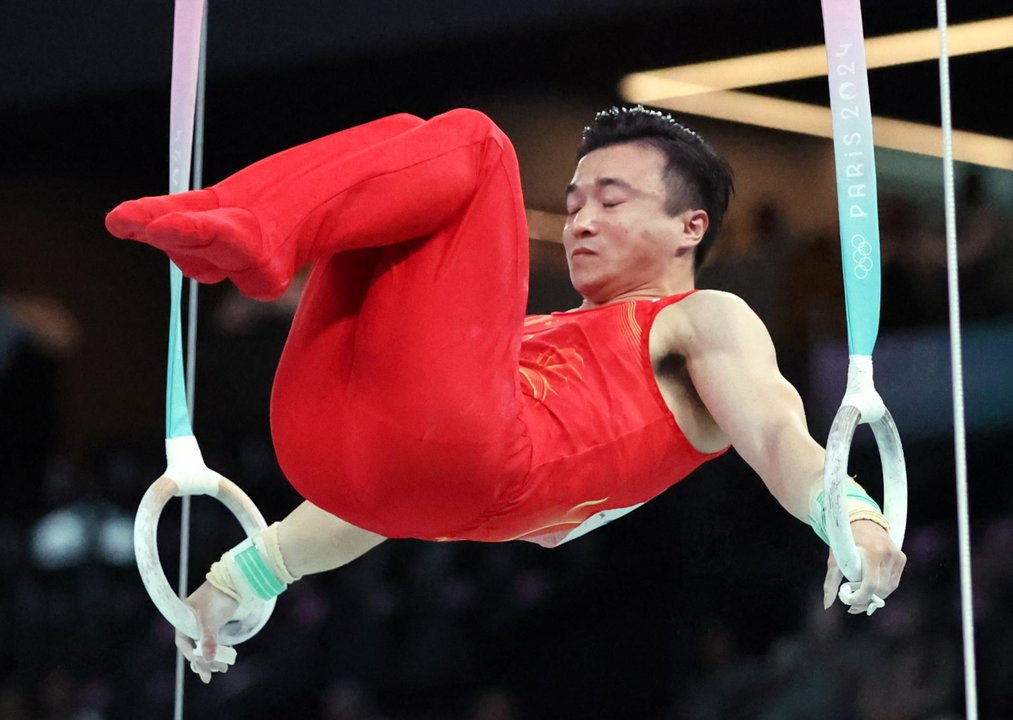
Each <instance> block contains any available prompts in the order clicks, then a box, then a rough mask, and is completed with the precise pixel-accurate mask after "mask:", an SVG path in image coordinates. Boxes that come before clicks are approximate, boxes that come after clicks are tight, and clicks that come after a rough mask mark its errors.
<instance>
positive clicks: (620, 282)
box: [563, 142, 707, 305]
mask: <svg viewBox="0 0 1013 720" xmlns="http://www.w3.org/2000/svg"><path fill="white" fill-rule="evenodd" d="M664 172H665V156H664V154H663V153H662V152H661V150H659V149H657V148H655V147H654V146H652V145H649V144H646V143H638V142H632V143H623V144H619V145H611V146H608V147H604V148H599V149H598V150H594V151H592V152H590V153H588V154H587V155H585V156H584V157H583V158H581V159H580V162H579V163H577V169H576V170H575V171H574V174H573V180H572V181H571V182H570V185H569V186H568V187H567V193H566V212H567V216H566V224H565V225H564V227H563V246H564V247H565V249H566V260H567V264H568V266H569V268H570V280H571V281H572V282H573V286H574V287H575V288H576V289H577V292H579V293H580V294H581V295H582V296H583V297H584V298H585V300H586V301H588V302H589V303H591V304H594V305H601V304H604V303H607V302H612V301H614V300H618V299H622V298H624V297H630V296H644V295H646V296H662V295H668V294H673V293H675V292H679V291H681V290H683V289H690V288H691V287H692V285H690V287H688V288H684V287H681V286H680V283H682V284H684V283H685V278H686V268H689V271H690V272H689V279H690V282H691V281H692V264H693V258H692V252H693V248H695V247H696V244H697V243H698V242H699V239H700V237H702V236H703V232H704V231H705V230H706V228H707V214H706V213H705V212H704V211H702V210H687V211H684V212H681V213H678V214H676V215H671V214H669V212H668V209H667V206H668V194H667V188H666V184H665V179H664Z"/></svg>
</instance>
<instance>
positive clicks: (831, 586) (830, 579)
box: [823, 553, 844, 610]
mask: <svg viewBox="0 0 1013 720" xmlns="http://www.w3.org/2000/svg"><path fill="white" fill-rule="evenodd" d="M842 580H844V573H842V572H841V569H840V568H839V567H837V560H835V559H834V554H833V553H829V557H828V558H827V576H826V579H825V580H824V581H823V609H824V610H829V609H830V606H831V605H833V604H834V600H836V599H837V588H839V587H840V586H841V581H842Z"/></svg>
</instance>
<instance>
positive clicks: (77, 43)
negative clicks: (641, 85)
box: [0, 0, 1013, 136]
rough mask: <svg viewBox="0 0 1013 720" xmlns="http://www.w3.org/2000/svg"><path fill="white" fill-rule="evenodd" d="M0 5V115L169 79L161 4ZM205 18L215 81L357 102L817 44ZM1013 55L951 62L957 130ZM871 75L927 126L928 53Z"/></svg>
mask: <svg viewBox="0 0 1013 720" xmlns="http://www.w3.org/2000/svg"><path fill="white" fill-rule="evenodd" d="M949 4H950V5H951V7H950V9H949V20H950V22H951V23H959V22H967V21H971V20H981V19H985V18H992V17H998V16H1001V15H1004V14H1005V15H1008V14H1009V11H1010V6H1009V3H1008V2H1003V1H1001V0H960V1H959V2H953V1H952V0H951V2H950V3H949ZM4 15H5V20H4V24H3V27H2V28H0V76H2V77H3V78H4V81H3V83H0V113H3V112H8V113H9V112H13V111H14V110H16V109H19V108H25V107H38V106H45V105H52V104H61V103H72V102H75V101H80V100H83V99H90V98H92V99H93V98H96V97H103V96H108V97H114V96H117V95H122V94H123V93H129V92H130V91H132V90H136V89H138V88H148V87H152V86H156V85H159V84H165V83H166V82H167V78H168V71H169V61H168V58H169V52H170V51H169V48H170V43H171V24H172V3H171V2H170V0H164V1H162V2H133V1H131V0H103V2H101V3H94V2H87V1H86V0H44V1H42V2H36V3H15V4H13V5H12V6H11V7H9V8H7V9H5V13H4ZM864 15H865V27H866V34H867V35H869V36H872V35H885V34H888V33H894V32H900V31H904V30H915V29H922V28H927V27H933V26H934V25H935V22H936V20H935V3H934V2H931V0H919V1H918V2H913V1H911V0H900V1H895V2H891V3H870V2H867V3H865V7H864ZM209 20H210V24H209V48H210V50H209V58H210V59H209V67H210V68H211V72H212V74H213V77H215V78H217V79H218V80H219V81H223V82H229V81H231V82H236V83H240V82H242V81H244V80H245V81H247V82H256V81H257V79H262V80H264V81H266V82H270V81H271V80H278V79H281V80H282V81H283V82H288V83H295V84H298V83H299V82H300V79H301V78H304V77H306V76H307V75H309V76H313V75H314V74H322V75H325V76H329V77H330V78H331V79H332V83H333V84H332V87H333V92H335V93H343V94H346V96H347V94H351V95H352V96H353V97H356V98H358V97H362V96H367V97H368V98H377V97H380V96H382V95H384V94H385V93H387V92H390V93H395V92H400V91H403V89H404V86H405V85H413V86H415V90H416V94H419V95H424V94H427V93H431V94H434V95H439V94H441V88H440V86H441V85H442V86H444V87H443V88H442V92H443V93H445V92H446V90H447V87H448V86H449V87H453V86H454V85H456V84H463V85H464V86H466V87H469V88H471V87H474V86H475V85H478V84H481V83H486V84H487V85H488V87H489V88H490V89H492V90H495V89H497V88H501V87H511V86H516V85H518V84H530V85H532V86H540V85H546V84H554V85H576V86H582V85H584V86H593V87H606V86H608V87H614V85H615V83H617V82H618V81H619V79H620V78H621V77H622V75H623V74H625V73H627V72H632V71H636V70H647V69H651V68H655V67H662V66H673V65H682V64H689V63H696V62H702V61H707V60H714V59H718V58H722V57H728V56H734V55H744V54H750V53H757V52H763V51H770V50H779V49H785V48H790V47H797V46H801V45H812V44H818V43H820V42H821V40H822V26H821V15H820V7H819V3H818V2H816V1H815V0H806V2H799V1H798V0H792V1H785V0H783V1H780V2H768V3H756V2H742V1H741V0H511V1H510V2H502V1H496V2H493V1H492V0H342V1H341V2H319V1H318V2H296V3H276V2H268V1H267V0H245V1H244V2H235V1H234V0H210V10H209ZM1011 56H1013V52H1011V51H1010V50H1008V49H1007V50H1005V51H999V52H994V53H988V54H986V55H978V56H971V57H967V58H959V59H957V60H956V61H955V62H954V63H953V69H952V72H953V76H954V77H953V84H954V104H955V114H956V116H955V124H957V125H958V126H960V127H964V128H966V129H968V130H974V131H977V132H985V133H990V134H1000V135H1001V134H1005V135H1006V136H1009V135H1010V122H1011V116H1010V110H1009V109H1008V107H1005V105H1006V104H1005V103H1000V102H999V101H998V98H999V96H1000V94H1001V90H1000V88H1001V87H1002V86H1003V84H1004V83H1003V81H1002V78H1003V77H1005V78H1006V81H1005V84H1007V85H1008V82H1009V78H1010V77H1011V75H1010V72H1009V71H1010V69H1011V65H1013V59H1011ZM871 83H872V92H873V102H874V104H875V105H876V107H877V108H878V109H879V110H878V111H879V113H880V114H884V115H888V116H895V117H900V116H904V117H905V119H911V120H915V121H918V122H932V121H933V120H934V119H935V120H936V121H938V120H937V118H938V113H939V111H938V90H937V84H938V82H937V80H936V69H935V66H934V65H933V64H932V63H919V64H917V65H913V66H907V67H900V68H889V69H884V70H878V71H875V72H874V74H873V77H872V78H871ZM769 90H770V92H772V93H776V94H778V95H781V96H784V97H788V98H791V99H799V100H804V101H819V100H820V99H822V98H823V97H824V96H825V93H826V88H825V83H821V82H820V81H819V80H818V79H816V80H803V81H797V82H788V83H782V84H781V85H780V86H772V87H771V88H769ZM1000 105H1004V107H1000Z"/></svg>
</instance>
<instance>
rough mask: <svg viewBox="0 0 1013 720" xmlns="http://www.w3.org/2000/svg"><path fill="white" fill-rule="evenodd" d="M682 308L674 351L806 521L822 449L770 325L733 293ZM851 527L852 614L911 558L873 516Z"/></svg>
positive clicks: (764, 475) (832, 586) (778, 492)
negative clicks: (855, 561) (855, 578)
mask: <svg viewBox="0 0 1013 720" xmlns="http://www.w3.org/2000/svg"><path fill="white" fill-rule="evenodd" d="M679 307H680V309H681V310H683V312H682V313H679V315H678V316H676V323H677V324H678V327H677V328H675V329H674V332H673V337H674V338H675V341H674V342H675V343H676V344H677V346H678V347H676V348H674V350H675V351H676V352H678V353H679V354H681V355H683V356H684V357H685V358H686V364H687V368H688V370H689V374H690V377H691V379H692V381H693V385H694V386H695V388H696V390H697V392H698V393H699V395H700V398H701V399H702V401H703V403H704V405H705V406H706V407H707V409H708V410H709V411H710V413H711V415H712V416H713V417H714V420H715V421H716V422H717V424H718V426H719V427H720V428H721V429H722V430H723V431H724V432H725V433H726V434H727V435H728V438H729V440H730V441H731V444H732V446H733V447H734V448H735V449H736V451H737V452H738V453H739V455H741V456H742V458H743V459H744V460H745V461H746V462H747V463H748V464H749V465H750V467H752V468H753V469H754V470H755V471H756V473H757V474H758V475H759V476H760V478H761V479H762V480H763V482H764V484H766V486H767V488H768V489H769V490H770V492H771V494H772V495H773V496H774V497H775V498H776V499H777V500H778V502H780V503H781V505H782V506H783V507H784V508H785V509H786V510H787V511H788V512H789V513H791V514H792V515H794V516H795V517H796V518H798V519H799V520H802V521H803V522H807V521H808V517H809V508H810V504H811V501H812V498H813V497H814V496H815V495H816V493H818V492H819V491H820V489H821V488H822V481H823V463H824V450H823V448H822V446H820V444H819V443H818V442H816V440H814V439H813V438H812V436H811V435H810V434H809V430H808V428H807V426H806V420H805V412H804V410H803V407H802V401H801V399H800V398H799V395H798V392H797V391H796V390H795V388H794V387H792V386H791V384H790V383H788V381H786V380H785V379H784V377H782V375H781V373H780V371H779V370H778V367H777V360H776V357H775V353H774V346H773V343H772V342H771V340H770V335H769V334H768V332H767V329H766V328H765V327H764V325H763V323H762V322H761V321H760V319H759V318H758V317H757V316H756V314H755V313H754V312H753V311H752V310H751V309H750V308H749V307H748V306H747V305H746V303H745V302H743V301H742V300H740V299H739V298H737V297H735V296H734V295H729V294H727V293H720V292H713V291H705V292H700V293H696V294H695V295H692V296H690V297H688V298H686V299H685V300H684V301H682V302H681V303H679ZM852 531H853V532H854V535H855V542H856V544H857V545H858V548H859V552H860V553H861V554H862V557H863V568H864V571H863V581H862V586H861V589H860V591H859V593H858V595H856V598H855V603H854V605H852V609H851V612H862V611H864V610H865V609H866V606H867V605H868V603H869V600H870V599H871V597H872V595H873V594H876V595H877V596H879V597H880V598H886V596H887V595H889V594H890V593H892V592H893V591H894V590H895V589H896V587H897V585H898V583H899V582H900V575H901V572H902V570H903V568H904V563H905V557H904V554H903V553H902V552H901V551H900V548H898V547H897V546H896V545H895V544H894V543H893V542H892V541H891V540H890V537H889V535H888V534H887V532H886V531H885V530H884V529H883V528H881V527H880V526H879V525H877V524H876V523H874V522H870V521H868V520H858V521H856V522H853V523H852ZM828 564H829V572H828V573H827V579H826V582H825V584H824V604H825V605H826V606H827V607H829V606H830V605H831V604H832V603H833V599H834V597H835V596H836V593H837V588H838V586H839V585H840V582H841V579H842V578H841V574H840V571H839V570H838V569H837V566H836V563H834V561H833V556H831V557H830V560H829V561H828Z"/></svg>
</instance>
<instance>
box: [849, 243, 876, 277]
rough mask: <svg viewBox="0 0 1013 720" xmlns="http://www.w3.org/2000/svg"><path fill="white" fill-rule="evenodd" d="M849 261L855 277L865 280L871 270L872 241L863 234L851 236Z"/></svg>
mask: <svg viewBox="0 0 1013 720" xmlns="http://www.w3.org/2000/svg"><path fill="white" fill-rule="evenodd" d="M851 250H852V252H851V263H852V266H853V269H854V273H855V277H856V278H858V279H859V280H865V278H867V277H869V273H871V272H872V243H870V242H869V241H868V240H866V239H865V236H863V235H857V234H856V235H852V236H851Z"/></svg>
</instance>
